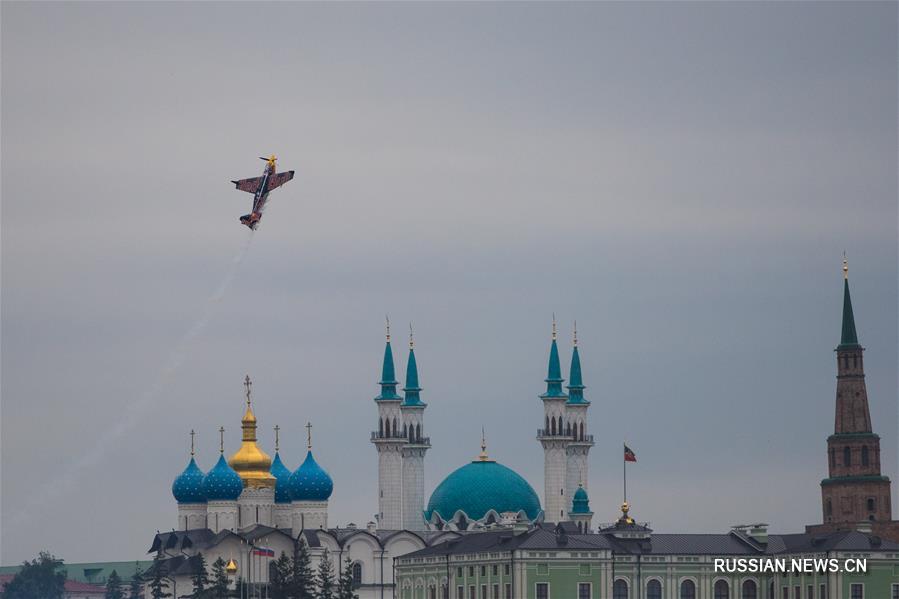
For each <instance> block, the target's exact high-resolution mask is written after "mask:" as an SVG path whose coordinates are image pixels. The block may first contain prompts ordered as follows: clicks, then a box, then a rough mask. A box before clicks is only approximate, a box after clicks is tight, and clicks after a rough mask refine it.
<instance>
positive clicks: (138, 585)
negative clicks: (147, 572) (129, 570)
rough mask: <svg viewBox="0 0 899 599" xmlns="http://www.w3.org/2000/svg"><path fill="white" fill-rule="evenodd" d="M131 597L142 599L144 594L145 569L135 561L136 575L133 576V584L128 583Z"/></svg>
mask: <svg viewBox="0 0 899 599" xmlns="http://www.w3.org/2000/svg"><path fill="white" fill-rule="evenodd" d="M128 588H129V593H128V596H129V598H130V599H141V597H143V596H144V571H143V570H141V569H140V564H139V563H137V562H134V576H132V577H131V584H130V585H128Z"/></svg>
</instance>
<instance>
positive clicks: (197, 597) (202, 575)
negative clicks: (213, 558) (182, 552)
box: [191, 552, 209, 599]
mask: <svg viewBox="0 0 899 599" xmlns="http://www.w3.org/2000/svg"><path fill="white" fill-rule="evenodd" d="M193 562H194V563H193V569H194V574H193V577H192V578H191V580H192V581H193V584H194V592H193V595H192V596H193V598H194V599H205V598H206V597H207V596H208V595H207V593H206V587H207V586H209V575H208V574H207V573H206V558H205V557H203V554H202V552H197V555H196V556H195V557H194V559H193Z"/></svg>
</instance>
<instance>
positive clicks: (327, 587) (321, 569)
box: [315, 549, 337, 599]
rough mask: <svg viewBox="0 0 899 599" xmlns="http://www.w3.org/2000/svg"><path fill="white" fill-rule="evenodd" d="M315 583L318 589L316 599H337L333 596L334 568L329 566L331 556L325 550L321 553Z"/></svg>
mask: <svg viewBox="0 0 899 599" xmlns="http://www.w3.org/2000/svg"><path fill="white" fill-rule="evenodd" d="M315 583H316V586H317V587H318V599H337V598H336V596H335V595H334V566H332V565H331V555H330V554H329V553H328V550H327V549H325V550H324V552H322V561H321V562H319V564H318V574H317V576H316V577H315Z"/></svg>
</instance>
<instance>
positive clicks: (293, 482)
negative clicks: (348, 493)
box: [287, 451, 334, 501]
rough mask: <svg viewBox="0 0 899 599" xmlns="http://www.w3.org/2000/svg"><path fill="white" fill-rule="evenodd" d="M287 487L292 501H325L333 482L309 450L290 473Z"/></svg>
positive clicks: (331, 489)
mask: <svg viewBox="0 0 899 599" xmlns="http://www.w3.org/2000/svg"><path fill="white" fill-rule="evenodd" d="M287 488H288V489H289V491H290V498H291V499H292V500H293V501H327V499H328V498H329V497H330V496H331V492H332V491H333V490H334V482H333V481H332V480H331V477H330V476H329V475H328V473H327V472H325V470H324V468H322V467H321V466H319V465H318V462H316V461H315V458H314V457H312V452H311V451H309V452H307V453H306V459H305V460H304V461H303V463H302V464H300V467H299V468H297V469H296V470H295V471H294V473H293V474H291V475H290V480H289V482H288V485H287Z"/></svg>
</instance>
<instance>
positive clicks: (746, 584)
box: [741, 580, 773, 599]
mask: <svg viewBox="0 0 899 599" xmlns="http://www.w3.org/2000/svg"><path fill="white" fill-rule="evenodd" d="M772 590H773V589H772ZM757 596H758V589H757V588H756V586H755V581H754V580H744V581H743V596H742V597H741V599H756V597H757Z"/></svg>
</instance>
